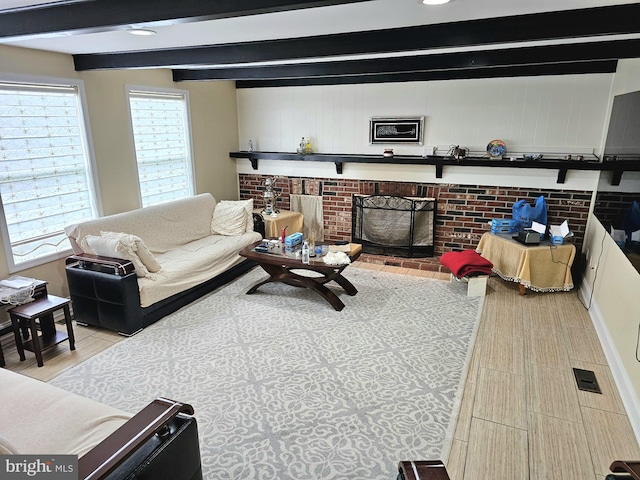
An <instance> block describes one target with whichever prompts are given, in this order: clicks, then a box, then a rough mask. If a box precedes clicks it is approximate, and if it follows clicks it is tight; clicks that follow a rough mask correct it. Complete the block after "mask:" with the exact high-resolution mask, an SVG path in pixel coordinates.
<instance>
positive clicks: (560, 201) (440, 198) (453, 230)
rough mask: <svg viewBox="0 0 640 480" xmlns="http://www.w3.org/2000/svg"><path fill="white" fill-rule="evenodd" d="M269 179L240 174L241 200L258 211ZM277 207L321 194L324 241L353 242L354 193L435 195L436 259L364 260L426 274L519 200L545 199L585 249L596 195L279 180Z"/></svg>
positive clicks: (553, 217)
mask: <svg viewBox="0 0 640 480" xmlns="http://www.w3.org/2000/svg"><path fill="white" fill-rule="evenodd" d="M265 178H266V177H265V176H263V175H257V174H239V182H240V198H241V199H249V198H253V199H254V205H255V207H256V208H260V207H262V206H263V202H262V191H263V189H264V179H265ZM275 190H276V191H277V192H278V193H279V199H278V203H277V207H278V208H282V209H285V210H287V209H289V195H290V194H292V193H293V194H309V195H322V197H323V215H324V229H325V240H328V241H336V240H351V207H352V198H351V197H352V195H353V194H361V195H399V196H406V197H432V198H435V199H436V200H437V212H436V228H435V242H434V256H433V257H431V258H400V257H387V256H381V255H363V256H362V257H361V260H363V261H367V262H371V263H383V264H386V265H396V266H402V267H407V268H417V269H421V270H434V271H440V263H439V260H438V259H439V257H440V256H441V255H442V254H443V253H445V252H450V251H458V250H465V249H475V247H476V246H477V245H478V241H479V240H480V237H481V236H482V234H483V233H485V232H487V231H489V229H490V227H489V222H490V221H491V219H492V218H511V206H512V205H513V203H514V202H516V201H517V200H520V199H527V200H528V201H529V203H531V204H533V203H534V201H535V199H536V198H537V197H538V196H540V195H544V197H545V200H546V202H547V210H548V214H547V216H548V222H549V223H550V224H560V223H561V222H562V221H563V220H565V219H566V220H568V222H569V226H570V228H571V231H572V232H573V233H574V235H575V237H574V242H575V244H576V248H577V249H578V251H580V249H581V247H582V242H583V239H584V234H585V228H586V223H587V218H588V214H589V207H590V202H591V192H590V191H587V190H562V189H557V190H556V189H540V188H517V187H493V186H487V185H455V184H444V183H437V184H434V183H413V182H389V181H384V182H378V181H369V180H352V179H329V178H301V177H278V179H277V180H276V183H275Z"/></svg>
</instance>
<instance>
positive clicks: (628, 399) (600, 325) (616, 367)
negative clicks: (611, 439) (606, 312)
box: [580, 282, 640, 443]
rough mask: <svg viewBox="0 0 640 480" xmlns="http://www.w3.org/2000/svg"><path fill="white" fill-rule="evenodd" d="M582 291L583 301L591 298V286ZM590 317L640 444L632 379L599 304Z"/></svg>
mask: <svg viewBox="0 0 640 480" xmlns="http://www.w3.org/2000/svg"><path fill="white" fill-rule="evenodd" d="M580 291H581V293H582V298H583V299H585V298H591V289H590V288H589V285H587V282H582V286H581V288H580ZM589 316H590V317H591V321H592V322H593V326H594V327H595V330H596V333H597V334H598V338H599V339H600V343H601V345H602V349H603V350H604V355H605V356H606V357H607V362H608V363H609V368H610V369H611V374H612V375H613V380H614V381H615V383H616V386H617V387H618V392H619V393H620V397H621V399H622V403H623V405H624V408H625V410H626V411H627V417H628V418H629V422H630V423H631V428H633V432H634V433H635V435H636V440H637V441H638V443H640V401H638V396H637V395H636V392H635V389H634V388H633V384H632V383H631V379H630V378H629V375H627V371H626V370H625V368H624V364H623V363H622V359H621V358H620V355H619V354H618V350H617V349H616V347H615V344H614V343H613V339H612V338H611V334H610V333H609V329H608V328H607V325H606V322H605V321H604V317H603V316H602V312H600V309H599V308H598V304H597V302H595V301H593V302H592V303H591V307H590V308H589Z"/></svg>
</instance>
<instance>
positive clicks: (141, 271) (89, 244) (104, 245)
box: [80, 235, 153, 278]
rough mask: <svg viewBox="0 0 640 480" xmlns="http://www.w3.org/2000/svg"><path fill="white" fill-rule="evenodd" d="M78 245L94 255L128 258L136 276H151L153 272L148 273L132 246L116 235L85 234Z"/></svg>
mask: <svg viewBox="0 0 640 480" xmlns="http://www.w3.org/2000/svg"><path fill="white" fill-rule="evenodd" d="M80 247H81V248H82V249H83V250H84V251H85V252H87V253H93V254H94V255H101V256H104V257H113V258H121V259H124V260H129V261H130V262H131V263H132V264H133V266H134V268H135V271H136V276H138V277H140V278H142V277H149V278H152V275H153V274H151V273H149V270H148V269H147V267H145V265H144V263H142V260H140V257H138V255H136V252H135V251H134V250H133V246H132V245H131V244H125V243H123V242H122V241H121V240H120V239H118V238H116V237H109V236H106V237H103V236H97V235H87V236H86V237H84V238H83V239H82V241H81V242H80Z"/></svg>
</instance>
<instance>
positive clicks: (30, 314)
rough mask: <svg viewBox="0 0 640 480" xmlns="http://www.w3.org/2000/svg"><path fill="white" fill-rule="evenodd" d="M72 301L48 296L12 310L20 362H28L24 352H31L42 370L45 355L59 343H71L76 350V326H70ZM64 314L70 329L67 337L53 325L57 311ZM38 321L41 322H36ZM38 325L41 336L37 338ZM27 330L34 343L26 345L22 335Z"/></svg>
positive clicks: (10, 313) (10, 312)
mask: <svg viewBox="0 0 640 480" xmlns="http://www.w3.org/2000/svg"><path fill="white" fill-rule="evenodd" d="M70 303H71V300H69V299H68V298H60V297H56V296H54V295H47V296H46V297H42V298H40V299H38V300H35V301H33V302H31V303H26V304H24V305H19V306H17V307H14V308H12V309H11V310H9V316H10V317H11V324H12V325H13V334H14V336H15V339H16V348H17V350H18V355H19V356H20V361H21V362H22V361H24V360H25V356H24V351H25V350H29V351H30V352H33V353H35V355H36V360H37V362H38V366H39V367H42V366H43V365H44V362H43V361H42V352H43V350H46V349H48V348H51V347H53V346H54V345H57V344H58V343H61V342H64V341H65V340H69V347H70V349H71V350H75V349H76V346H75V337H74V336H73V325H72V324H71V312H70V311H69V305H70ZM60 309H62V310H64V322H65V324H66V326H67V333H64V332H59V331H58V330H56V327H55V325H54V322H53V314H54V313H55V312H57V311H58V310H60ZM36 320H39V321H38V322H36ZM38 325H39V326H40V331H41V332H42V335H38V329H37V327H38ZM26 328H28V329H29V330H30V331H31V339H30V340H28V341H26V342H25V341H23V340H22V338H20V331H21V330H22V329H26Z"/></svg>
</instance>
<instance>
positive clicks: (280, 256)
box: [240, 241, 362, 311]
mask: <svg viewBox="0 0 640 480" xmlns="http://www.w3.org/2000/svg"><path fill="white" fill-rule="evenodd" d="M261 243H263V242H262V241H261V242H256V243H254V244H253V245H249V246H248V247H245V248H244V249H243V250H241V251H240V255H242V256H243V257H245V258H248V259H249V260H253V261H255V262H257V263H258V265H260V266H261V267H262V269H263V270H264V271H265V272H267V273H268V274H269V278H267V279H266V280H263V281H262V282H259V283H257V284H256V285H254V286H253V287H251V288H250V289H249V291H248V292H247V295H251V294H252V293H255V292H256V290H257V289H258V288H260V287H261V286H262V285H264V284H266V283H271V282H281V283H286V284H287V285H292V286H294V287H304V288H308V289H310V290H313V291H314V292H316V293H318V294H319V295H320V296H322V298H324V299H325V300H326V301H328V302H329V303H330V304H331V306H332V307H333V308H335V309H336V310H338V311H340V310H342V309H343V308H344V303H342V300H340V299H339V298H338V296H337V295H336V294H335V293H334V292H332V291H331V290H329V289H328V288H327V287H326V286H325V284H327V283H329V282H331V281H333V282H336V283H337V284H338V285H340V286H341V287H342V288H343V289H344V291H345V292H347V294H348V295H351V296H353V295H355V294H356V293H358V290H357V289H356V287H354V286H353V284H352V283H351V282H350V281H349V280H347V279H346V278H344V277H343V276H342V271H343V270H344V269H345V268H347V267H348V266H349V265H348V264H347V265H328V264H326V263H324V261H323V255H322V256H320V255H319V256H316V257H311V259H310V262H309V264H304V263H302V260H301V258H300V257H296V256H295V255H294V254H291V253H286V252H282V249H281V248H280V247H279V246H276V247H273V248H270V249H269V251H268V252H267V253H263V252H256V251H255V247H257V246H258V245H260V244H261ZM325 245H326V244H325ZM361 252H362V245H359V244H356V243H351V244H349V251H347V252H345V253H346V254H347V255H348V256H349V258H350V259H351V261H354V260H356V259H357V258H358V257H359V256H360V253H361ZM292 270H310V271H312V272H316V273H319V274H321V275H322V276H321V277H307V276H304V275H300V274H297V273H295V272H293V271H292Z"/></svg>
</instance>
